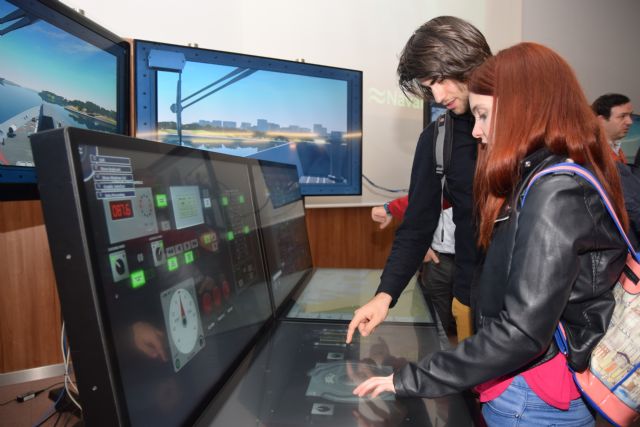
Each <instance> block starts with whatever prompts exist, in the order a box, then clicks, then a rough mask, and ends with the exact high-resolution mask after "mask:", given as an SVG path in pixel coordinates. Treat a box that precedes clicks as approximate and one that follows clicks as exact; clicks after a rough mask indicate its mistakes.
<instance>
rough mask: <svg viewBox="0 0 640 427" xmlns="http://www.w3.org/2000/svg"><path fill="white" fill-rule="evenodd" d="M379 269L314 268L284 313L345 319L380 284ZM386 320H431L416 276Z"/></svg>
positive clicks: (294, 315) (296, 317)
mask: <svg viewBox="0 0 640 427" xmlns="http://www.w3.org/2000/svg"><path fill="white" fill-rule="evenodd" d="M381 273H382V270H376V269H373V270H372V269H350V268H318V269H316V270H315V271H314V273H313V276H312V277H311V279H310V280H309V282H308V283H307V285H306V286H305V288H304V290H303V291H302V293H301V294H300V295H299V297H298V298H297V299H296V301H295V304H294V305H293V307H292V308H291V310H290V311H289V313H287V317H288V318H290V319H324V320H346V321H349V320H351V318H352V317H353V311H354V310H355V309H357V308H358V307H360V306H362V305H363V304H365V303H366V302H367V301H369V300H370V299H371V298H372V297H373V296H374V295H375V291H376V289H377V288H378V285H379V284H380V274H381ZM386 320H387V321H388V322H403V323H433V316H432V315H431V312H430V310H429V308H428V307H427V304H426V303H425V300H424V297H423V296H422V292H421V291H420V288H419V285H418V284H417V283H416V278H415V277H413V278H412V279H411V281H410V282H409V285H408V286H407V287H406V288H405V290H404V292H403V293H402V295H401V296H400V298H398V303H397V304H396V305H395V306H394V307H393V308H392V309H391V310H389V315H388V316H387V319H386Z"/></svg>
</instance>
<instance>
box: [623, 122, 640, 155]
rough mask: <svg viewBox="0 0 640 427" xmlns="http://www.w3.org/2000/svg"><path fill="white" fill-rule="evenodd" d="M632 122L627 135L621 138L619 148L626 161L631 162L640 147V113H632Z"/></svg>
mask: <svg viewBox="0 0 640 427" xmlns="http://www.w3.org/2000/svg"><path fill="white" fill-rule="evenodd" d="M631 120H633V124H632V125H631V127H630V128H629V132H628V133H627V135H626V136H625V137H624V138H622V141H621V142H620V148H621V149H622V151H623V152H624V154H625V156H626V157H627V162H629V163H633V162H634V159H635V157H636V154H637V153H638V150H639V149H640V114H632V115H631Z"/></svg>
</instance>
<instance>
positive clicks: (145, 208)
mask: <svg viewBox="0 0 640 427" xmlns="http://www.w3.org/2000/svg"><path fill="white" fill-rule="evenodd" d="M138 204H139V207H140V213H141V214H142V216H146V217H150V216H151V215H152V214H153V201H152V200H151V196H149V195H148V194H145V193H143V194H141V195H140V196H139V199H138Z"/></svg>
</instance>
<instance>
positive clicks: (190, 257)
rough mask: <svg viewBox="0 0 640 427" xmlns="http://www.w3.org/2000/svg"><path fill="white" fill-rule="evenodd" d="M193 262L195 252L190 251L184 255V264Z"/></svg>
mask: <svg viewBox="0 0 640 427" xmlns="http://www.w3.org/2000/svg"><path fill="white" fill-rule="evenodd" d="M192 262H193V251H188V252H185V253H184V263H185V264H191V263H192Z"/></svg>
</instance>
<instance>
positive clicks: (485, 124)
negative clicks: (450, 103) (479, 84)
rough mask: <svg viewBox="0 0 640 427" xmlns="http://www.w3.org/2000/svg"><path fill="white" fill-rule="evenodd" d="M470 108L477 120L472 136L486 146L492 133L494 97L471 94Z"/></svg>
mask: <svg viewBox="0 0 640 427" xmlns="http://www.w3.org/2000/svg"><path fill="white" fill-rule="evenodd" d="M469 106H470V107H471V113H472V114H473V117H475V119H476V123H475V125H474V126H473V131H472V132H471V135H473V137H474V138H478V139H479V140H480V142H482V143H483V144H486V143H487V142H488V140H489V133H490V132H491V112H492V111H493V96H489V95H478V94H477V93H473V92H471V93H469Z"/></svg>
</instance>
